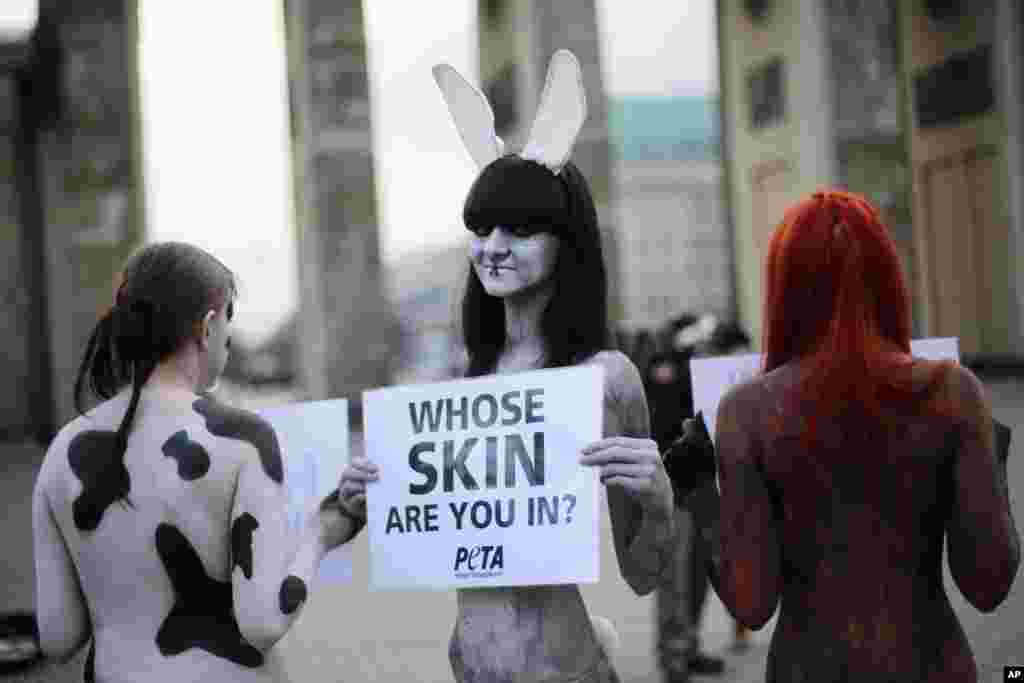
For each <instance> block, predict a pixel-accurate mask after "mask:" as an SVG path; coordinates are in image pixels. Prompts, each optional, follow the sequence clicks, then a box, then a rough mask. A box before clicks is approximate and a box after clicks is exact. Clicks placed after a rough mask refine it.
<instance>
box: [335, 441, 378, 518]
mask: <svg viewBox="0 0 1024 683" xmlns="http://www.w3.org/2000/svg"><path fill="white" fill-rule="evenodd" d="M377 477H378V474H377V466H376V465H374V464H373V463H372V462H370V461H369V460H368V459H366V458H363V457H358V456H356V457H353V458H352V460H350V461H349V464H348V465H346V466H345V469H344V470H342V472H341V483H340V484H339V485H338V504H339V505H341V506H342V507H343V508H344V510H345V512H348V513H349V514H350V515H351V516H352V517H357V518H359V519H366V483H367V482H370V481H377Z"/></svg>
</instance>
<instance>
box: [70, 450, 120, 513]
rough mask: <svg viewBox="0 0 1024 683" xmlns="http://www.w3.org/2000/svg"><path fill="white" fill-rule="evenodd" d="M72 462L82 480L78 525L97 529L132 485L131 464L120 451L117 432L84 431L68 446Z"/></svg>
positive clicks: (77, 505)
mask: <svg viewBox="0 0 1024 683" xmlns="http://www.w3.org/2000/svg"><path fill="white" fill-rule="evenodd" d="M68 465H69V466H70V467H71V471H72V472H74V473H75V476H76V477H78V479H79V480H80V481H81V482H82V493H81V495H79V496H78V498H76V499H75V502H74V503H73V504H72V511H73V516H74V520H75V527H77V528H78V530H79V531H95V530H96V528H97V527H99V525H100V522H101V521H102V519H103V513H104V512H106V510H107V508H108V507H109V506H110V505H111V504H112V503H113V502H114V501H116V500H119V499H123V498H126V497H127V496H128V491H129V490H130V489H131V481H130V479H129V477H128V468H127V467H125V466H124V459H123V458H122V457H121V455H120V454H119V453H118V452H117V432H105V431H87V432H81V433H79V434H78V435H77V436H75V438H74V439H72V440H71V444H70V445H69V446H68Z"/></svg>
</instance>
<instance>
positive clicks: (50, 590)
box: [32, 457, 92, 662]
mask: <svg viewBox="0 0 1024 683" xmlns="http://www.w3.org/2000/svg"><path fill="white" fill-rule="evenodd" d="M47 460H49V457H47ZM46 471H47V468H46V467H45V466H44V467H43V468H42V470H41V472H40V475H39V479H38V480H37V481H36V485H35V489H34V490H33V492H32V531H33V541H34V556H35V568H36V617H37V619H38V621H39V643H40V646H41V648H42V651H43V654H44V655H46V656H47V657H52V658H54V659H56V660H58V661H60V662H66V661H67V660H68V659H70V658H71V657H72V656H73V655H74V654H75V653H76V652H78V650H79V648H81V647H82V645H83V644H84V643H85V642H86V641H87V640H88V639H89V637H90V636H91V635H92V622H91V620H90V617H89V610H88V607H87V605H86V602H85V597H84V595H83V594H82V587H81V585H80V584H79V582H78V572H77V571H76V569H75V565H74V563H73V562H72V560H71V554H70V553H69V552H68V548H67V545H66V544H65V542H64V537H63V536H62V535H61V533H60V529H59V527H58V526H57V522H56V520H55V519H54V516H53V509H52V508H51V506H50V502H49V499H48V498H47V494H46V489H45V478H46V477H45V472H46Z"/></svg>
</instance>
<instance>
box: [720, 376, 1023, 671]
mask: <svg viewBox="0 0 1024 683" xmlns="http://www.w3.org/2000/svg"><path fill="white" fill-rule="evenodd" d="M935 367H936V366H934V365H932V364H930V363H927V362H924V361H921V362H917V363H916V364H915V367H914V369H913V372H914V373H915V375H921V376H923V375H924V374H926V372H924V371H927V370H929V369H933V368H935ZM908 371H909V370H908ZM947 375H948V377H947V378H946V379H945V380H944V381H943V383H942V384H941V386H940V387H939V388H938V389H937V390H936V393H935V394H933V396H932V398H931V399H928V400H922V401H920V402H919V403H917V404H916V405H912V406H905V407H903V408H900V407H892V408H891V409H892V410H896V411H899V414H894V415H891V417H894V418H896V419H894V421H893V422H894V426H893V427H892V428H891V429H890V430H889V431H888V432H887V433H886V434H885V436H882V437H879V438H877V439H873V440H872V442H871V443H870V446H869V447H866V448H865V449H864V450H863V452H862V453H857V454H855V457H854V454H850V453H849V448H848V447H845V446H844V443H845V441H846V440H845V439H844V435H843V433H842V431H841V429H840V428H839V426H838V425H837V424H832V423H827V422H826V423H823V424H821V425H820V426H819V427H818V429H819V430H820V437H821V442H820V443H821V444H822V445H821V446H819V447H817V448H815V449H810V450H809V449H808V448H807V446H806V445H805V442H804V441H803V440H802V438H801V434H802V431H803V426H804V420H805V416H806V414H807V406H805V405H802V403H801V399H800V398H799V391H798V390H799V380H800V377H801V370H800V367H799V365H797V364H791V365H787V366H783V367H782V368H779V369H778V370H776V371H774V372H772V373H769V374H768V375H766V376H764V377H761V378H758V379H757V380H754V381H752V382H750V383H749V384H747V385H744V386H743V387H740V389H739V390H738V391H736V392H734V393H733V395H731V396H730V397H729V403H730V405H729V406H728V407H726V406H725V405H724V403H725V402H724V401H723V408H722V410H721V412H720V413H719V422H720V424H719V431H720V432H723V430H724V431H725V434H722V433H720V434H719V459H720V467H721V468H722V472H721V473H720V476H721V477H722V484H721V487H722V511H721V518H722V521H721V539H722V540H721V543H722V548H721V551H722V555H723V557H727V558H728V560H729V562H728V564H729V565H730V566H731V570H730V571H729V572H727V573H728V574H729V575H730V577H729V579H728V580H727V581H726V583H725V585H724V587H720V591H719V592H720V594H721V593H722V592H723V591H724V592H725V594H726V595H727V596H728V598H727V602H729V603H731V604H733V605H737V606H738V607H739V608H740V609H744V608H746V609H747V610H749V611H750V612H751V613H757V612H758V611H759V612H760V614H761V615H762V616H759V617H757V618H756V619H755V621H758V622H760V621H761V618H762V617H764V616H766V615H769V614H770V609H771V606H772V604H773V603H774V599H773V598H771V597H770V596H769V593H771V592H773V591H772V590H771V588H770V586H771V585H774V583H775V581H776V580H778V582H779V597H780V598H781V607H780V612H779V619H778V624H777V626H776V630H775V632H774V635H773V638H772V644H771V650H770V653H769V656H768V676H767V680H768V681H803V680H813V681H838V680H844V681H880V680H886V681H888V680H893V681H896V680H899V681H904V680H905V681H910V680H913V681H973V680H976V678H977V671H976V667H975V663H974V660H973V658H972V655H971V652H970V649H969V647H968V644H967V640H966V638H965V636H964V632H963V630H962V628H961V626H960V624H959V622H958V620H957V618H956V616H955V614H954V612H953V610H952V608H951V606H950V603H949V600H948V597H947V595H946V592H945V588H944V585H943V574H942V550H943V540H944V538H946V539H948V543H949V554H950V566H951V569H952V571H953V576H954V579H955V580H956V581H957V584H958V586H959V587H960V589H961V591H963V592H964V594H965V596H966V597H967V598H968V600H970V601H971V602H972V603H973V604H974V605H975V606H977V607H979V608H980V609H983V610H985V611H989V610H991V609H994V607H995V606H996V605H997V604H998V603H999V602H1000V601H1001V599H1002V597H1000V596H1005V591H1008V590H1009V582H1011V581H1012V579H1013V574H1014V572H1015V570H1016V560H1015V559H1014V557H1015V556H1016V555H1017V553H1019V550H1018V545H1017V537H1016V531H1015V529H1014V527H1013V520H1012V518H1010V516H1009V504H1008V499H1007V497H1006V496H1007V494H1006V485H1005V469H1004V468H1002V467H1000V466H999V465H998V464H997V463H996V461H995V457H994V450H993V449H992V447H991V436H990V435H991V429H992V427H991V421H990V416H988V414H987V408H985V406H984V401H983V399H982V398H981V387H980V384H979V383H978V381H977V379H975V378H974V376H973V375H971V374H970V373H969V371H966V370H964V369H963V368H959V367H956V368H951V369H950V370H949V371H948V373H947ZM915 381H920V377H918V378H917V380H915ZM723 414H724V415H725V416H726V422H725V424H722V420H723ZM985 430H988V433H989V437H988V440H987V441H986V438H985V436H984V435H985ZM730 432H731V433H730ZM762 496H763V498H764V501H765V505H764V506H761V505H760V499H761V497H762ZM761 517H767V519H761ZM755 535H756V536H757V538H755V537H754V536H755ZM773 541H774V544H775V545H776V547H777V548H778V550H777V553H778V555H777V565H778V567H777V572H778V573H777V574H774V573H769V574H764V573H763V571H761V570H755V569H753V568H755V567H763V565H764V564H765V562H766V559H765V558H766V557H767V558H769V559H768V562H769V563H771V557H770V556H768V555H763V553H765V552H767V551H766V550H764V548H763V545H764V544H765V543H772V542H773ZM773 552H774V551H773ZM748 557H749V559H747V558H748ZM724 564H725V563H723V566H724ZM744 567H750V568H751V569H750V570H746V569H744ZM759 572H760V573H759ZM744 575H746V579H744V578H743V576H744ZM773 576H777V577H778V578H777V579H775V578H771V577H773ZM763 577H769V578H763ZM744 582H745V583H746V585H742V584H743V583H744ZM751 605H754V606H757V605H763V606H764V607H765V609H760V610H758V609H757V608H756V607H751Z"/></svg>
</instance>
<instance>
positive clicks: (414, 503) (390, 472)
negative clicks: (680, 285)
mask: <svg viewBox="0 0 1024 683" xmlns="http://www.w3.org/2000/svg"><path fill="white" fill-rule="evenodd" d="M603 387H604V371H603V368H601V367H600V366H596V365H593V366H580V367H571V368H558V369H551V370H536V371H531V372H522V373H517V374H509V375H494V376H489V377H483V378H476V379H466V380H458V381H453V382H438V383H434V384H423V385H410V386H400V387H391V388H386V389H375V390H372V391H367V392H365V393H364V394H363V408H364V417H365V422H364V425H365V439H366V441H365V444H366V455H367V457H368V458H369V459H370V460H371V461H373V462H374V463H375V464H376V465H377V467H378V468H379V474H380V478H379V480H378V481H377V482H373V483H371V484H370V485H369V486H368V488H367V516H368V521H367V532H368V533H369V543H370V587H371V588H372V589H374V590H381V589H446V588H469V587H477V586H519V585H541V584H562V583H582V582H593V581H597V579H598V574H599V569H598V567H599V561H598V560H599V557H598V551H599V548H600V544H599V534H598V501H599V499H600V498H599V496H598V486H597V471H596V470H595V469H594V468H589V467H584V466H582V465H580V464H579V457H580V452H581V450H582V449H583V447H584V446H586V445H588V444H590V443H592V442H594V441H596V440H598V439H599V438H600V437H601V422H602V409H603V395H604V391H603Z"/></svg>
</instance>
